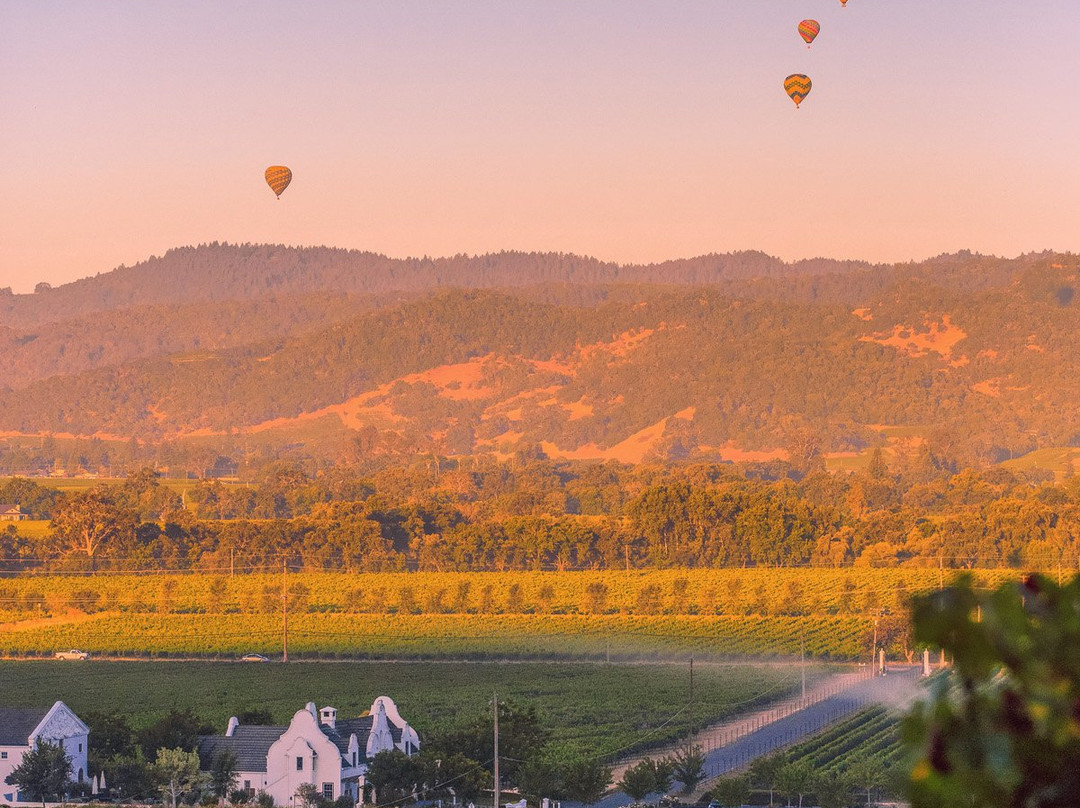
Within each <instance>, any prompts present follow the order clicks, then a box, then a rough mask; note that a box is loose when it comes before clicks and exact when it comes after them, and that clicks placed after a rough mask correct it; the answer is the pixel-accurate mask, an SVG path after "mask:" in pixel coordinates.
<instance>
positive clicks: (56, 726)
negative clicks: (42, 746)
mask: <svg viewBox="0 0 1080 808" xmlns="http://www.w3.org/2000/svg"><path fill="white" fill-rule="evenodd" d="M89 736H90V729H89V728H88V727H87V726H86V724H84V723H83V722H82V721H80V720H79V717H78V716H77V715H75V713H73V712H72V711H71V708H70V707H68V706H67V705H66V704H64V702H62V701H58V702H56V704H54V705H53V706H52V707H0V802H6V803H12V802H18V801H19V800H20V794H19V791H18V789H17V788H16V787H15V786H9V785H8V784H7V783H6V782H5V781H6V780H7V776H8V775H9V774H11V772H12V771H14V770H15V768H16V767H17V766H18V765H19V764H20V763H22V759H23V755H25V754H26V753H27V752H29V751H30V749H31V748H33V747H34V746H35V745H36V744H37V742H38V740H46V741H50V742H52V743H59V744H60V745H61V746H63V747H64V752H65V753H66V754H67V756H68V758H69V759H70V760H71V779H72V780H74V781H76V782H78V783H82V782H84V781H85V780H86V779H87V774H86V749H87V743H88V740H89Z"/></svg>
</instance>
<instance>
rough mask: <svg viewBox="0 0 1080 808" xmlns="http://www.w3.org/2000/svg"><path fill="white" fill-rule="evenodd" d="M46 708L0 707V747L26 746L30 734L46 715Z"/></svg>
mask: <svg viewBox="0 0 1080 808" xmlns="http://www.w3.org/2000/svg"><path fill="white" fill-rule="evenodd" d="M52 708H53V705H51V704H50V705H49V706H48V707H0V746H26V745H27V742H28V741H29V740H30V733H31V732H33V731H34V730H35V729H37V725H38V724H40V723H41V721H42V719H43V718H45V716H46V715H48V713H49V710H51V709H52Z"/></svg>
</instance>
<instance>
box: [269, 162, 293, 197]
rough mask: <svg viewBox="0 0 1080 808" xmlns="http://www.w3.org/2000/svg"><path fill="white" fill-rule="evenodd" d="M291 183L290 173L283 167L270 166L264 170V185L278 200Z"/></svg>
mask: <svg viewBox="0 0 1080 808" xmlns="http://www.w3.org/2000/svg"><path fill="white" fill-rule="evenodd" d="M290 182H292V171H290V170H289V169H288V168H287V167H285V166H270V167H269V168H268V169H266V184H267V185H269V186H270V190H271V191H273V192H274V193H275V194H277V196H278V198H279V199H280V198H281V194H282V192H284V190H285V189H286V188H288V187H289V183H290Z"/></svg>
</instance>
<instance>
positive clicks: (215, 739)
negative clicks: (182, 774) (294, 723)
mask: <svg viewBox="0 0 1080 808" xmlns="http://www.w3.org/2000/svg"><path fill="white" fill-rule="evenodd" d="M287 729H288V727H260V726H254V725H252V726H248V725H240V726H238V727H237V728H236V729H234V730H233V734H232V736H231V737H226V736H225V735H203V736H201V737H200V738H199V768H201V769H202V770H203V771H210V769H211V768H212V767H213V765H214V758H216V757H217V756H218V755H219V754H221V753H222V752H223V751H225V750H226V749H228V750H231V751H232V753H233V754H234V755H236V768H237V769H238V770H239V771H242V772H264V771H266V755H267V753H268V752H269V751H270V747H271V746H273V745H274V741H276V740H277V739H278V738H280V737H281V736H282V735H283V734H284V733H285V730H287Z"/></svg>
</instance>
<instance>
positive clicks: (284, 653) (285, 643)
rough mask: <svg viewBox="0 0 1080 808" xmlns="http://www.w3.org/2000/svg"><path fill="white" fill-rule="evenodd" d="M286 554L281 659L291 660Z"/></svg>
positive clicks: (284, 660) (283, 561)
mask: <svg viewBox="0 0 1080 808" xmlns="http://www.w3.org/2000/svg"><path fill="white" fill-rule="evenodd" d="M286 573H287V568H286V566H285V554H284V553H282V554H281V661H282V662H288V661H289V593H288V590H287V589H286V588H285V576H286Z"/></svg>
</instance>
